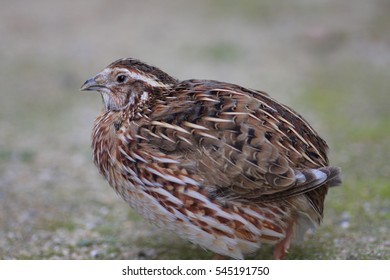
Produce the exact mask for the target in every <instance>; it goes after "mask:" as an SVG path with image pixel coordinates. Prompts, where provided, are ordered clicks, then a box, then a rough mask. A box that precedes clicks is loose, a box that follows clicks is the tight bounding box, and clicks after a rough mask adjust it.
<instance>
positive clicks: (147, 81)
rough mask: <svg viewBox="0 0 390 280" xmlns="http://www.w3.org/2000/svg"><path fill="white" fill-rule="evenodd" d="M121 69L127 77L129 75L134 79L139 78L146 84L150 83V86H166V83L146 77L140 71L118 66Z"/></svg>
mask: <svg viewBox="0 0 390 280" xmlns="http://www.w3.org/2000/svg"><path fill="white" fill-rule="evenodd" d="M120 69H121V71H123V72H126V73H127V74H128V75H129V77H131V78H132V79H134V80H139V81H143V82H145V83H147V84H148V85H151V86H152V87H168V85H167V84H164V83H161V82H158V81H157V80H155V79H153V78H152V77H148V76H145V75H142V74H141V73H136V72H131V71H129V70H128V69H126V68H120Z"/></svg>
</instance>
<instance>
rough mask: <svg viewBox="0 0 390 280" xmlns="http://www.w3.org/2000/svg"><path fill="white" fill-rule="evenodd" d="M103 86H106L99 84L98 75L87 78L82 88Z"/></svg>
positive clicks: (100, 87) (94, 88)
mask: <svg viewBox="0 0 390 280" xmlns="http://www.w3.org/2000/svg"><path fill="white" fill-rule="evenodd" d="M102 88H104V86H103V85H101V84H99V82H98V81H97V79H96V77H93V78H90V79H88V80H86V81H85V83H84V84H83V85H82V86H81V88H80V90H100V89H102Z"/></svg>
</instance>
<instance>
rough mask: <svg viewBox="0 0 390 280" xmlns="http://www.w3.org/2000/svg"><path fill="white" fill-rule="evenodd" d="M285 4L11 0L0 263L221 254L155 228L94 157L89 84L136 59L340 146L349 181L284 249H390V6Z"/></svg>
mask: <svg viewBox="0 0 390 280" xmlns="http://www.w3.org/2000/svg"><path fill="white" fill-rule="evenodd" d="M78 2H81V3H78ZM236 2H238V3H240V4H237V3H236ZM290 2H291V1H289V2H288V3H289V4H286V6H281V5H279V4H276V3H275V2H272V1H264V2H260V1H251V0H245V1H221V0H213V1H205V0H204V1H178V0H176V1H175V0H170V1H151V0H150V1H48V0H38V1H11V0H8V1H2V5H1V6H2V8H1V10H0V61H1V62H0V84H1V90H0V96H1V102H0V259H93V258H105V259H136V258H163V259H164V258H177V259H181V258H183V259H187V258H195V259H196V258H209V257H210V256H211V254H209V253H207V252H204V251H203V250H202V249H198V248H196V247H195V246H193V245H191V244H188V243H186V242H177V240H176V238H172V237H171V236H170V235H169V234H164V233H162V232H159V231H156V230H154V229H153V228H152V227H151V226H149V225H147V224H146V223H144V222H143V221H142V219H140V217H138V216H137V215H135V214H134V213H133V212H132V211H130V210H129V208H128V207H127V205H125V204H124V203H123V202H122V201H121V200H120V199H119V198H118V197H117V196H116V195H115V193H114V192H113V191H112V190H111V189H110V188H109V187H108V184H107V183H106V182H105V181H104V180H103V179H102V178H101V177H100V175H99V174H98V172H97V171H96V169H95V167H94V166H93V163H92V161H91V156H90V148H89V145H90V138H89V137H90V129H91V125H92V122H93V119H94V117H95V115H96V114H97V113H98V112H99V109H100V108H101V101H100V97H99V96H98V95H97V94H94V93H80V92H78V88H79V87H80V85H81V84H82V83H83V81H84V80H85V79H86V78H88V77H89V76H91V75H93V74H95V73H96V72H97V71H99V70H100V69H102V68H103V67H104V66H106V65H107V64H108V63H110V62H111V61H113V60H115V59H117V58H120V57H128V56H132V57H136V58H140V59H142V60H144V61H147V62H149V63H152V64H155V65H157V66H159V67H161V68H162V69H164V70H166V71H167V72H168V73H170V74H172V75H174V76H176V77H178V78H180V79H186V78H209V79H218V80H225V81H229V82H235V83H239V84H241V85H244V86H248V87H251V88H257V89H261V90H265V91H267V92H269V93H270V94H271V95H272V96H274V97H275V98H277V99H279V100H281V101H283V102H284V103H287V104H290V105H292V106H293V107H294V108H297V109H298V111H300V112H301V113H302V114H303V115H304V116H306V117H307V118H308V119H309V120H310V121H311V122H312V123H313V124H314V126H315V127H316V128H317V129H318V130H319V131H320V132H321V134H322V135H324V137H325V138H326V139H327V140H328V142H329V144H330V146H331V147H332V148H333V149H332V151H331V160H332V162H334V163H335V164H336V165H341V166H342V167H343V170H344V171H345V176H344V177H345V178H344V181H345V185H344V186H343V187H342V188H339V189H334V190H332V192H331V194H330V195H329V197H328V200H327V206H328V209H327V213H326V217H325V220H324V226H323V227H322V228H321V229H320V230H319V232H318V233H317V234H316V235H315V236H313V237H311V238H309V240H308V241H307V242H306V243H305V244H304V245H302V247H300V246H297V247H294V248H293V249H292V250H291V252H290V255H289V258H292V259H294V258H295V259H300V258H309V259H313V258H319V259H348V258H349V259H356V258H363V259H366V258H368V259H376V258H377V259H389V258H390V240H389V238H388V232H389V229H390V225H389V224H390V222H389V220H390V215H389V199H390V191H388V189H389V188H390V184H389V181H390V180H389V179H390V178H389V173H390V167H389V162H388V156H385V154H388V151H389V148H390V145H389V142H390V137H389V135H388V133H383V131H385V130H387V131H389V129H390V117H389V112H388V108H389V106H390V102H389V99H390V98H389V95H388V94H389V90H390V86H389V84H388V81H389V78H390V33H389V30H390V28H389V27H390V26H389V25H390V24H389V23H390V20H389V19H387V16H386V13H387V12H388V11H390V5H389V4H388V1H385V0H383V1H381V0H377V1H352V0H349V1H343V2H342V3H340V1H336V0H333V1H321V0H316V1H307V0H301V1H294V4H293V3H290ZM256 3H257V4H256ZM259 3H261V4H259ZM386 11H387V12H386ZM322 88H325V89H326V90H329V91H332V90H333V93H332V94H329V96H328V97H327V96H323V95H324V94H327V92H326V90H324V91H322V92H321V91H319V90H320V89H322ZM320 95H321V96H320ZM332 99H333V100H332ZM311 105H313V106H311ZM332 116H338V117H337V118H334V117H332ZM340 118H341V119H340ZM360 124H361V125H362V126H364V129H360V126H359V125H360ZM354 127H356V128H359V129H358V130H354V129H353V128H354ZM366 127H367V128H366ZM366 163H367V164H366ZM355 183H356V184H358V183H359V184H360V185H358V186H356V187H355V185H354V184H355ZM270 252H271V250H270V248H269V247H266V248H265V251H264V252H260V253H259V255H258V256H257V257H259V258H262V257H265V258H266V257H270Z"/></svg>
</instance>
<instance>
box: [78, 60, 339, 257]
mask: <svg viewBox="0 0 390 280" xmlns="http://www.w3.org/2000/svg"><path fill="white" fill-rule="evenodd" d="M80 90H82V91H97V92H99V93H100V94H101V97H102V103H103V109H102V112H101V113H100V114H99V115H98V116H97V118H96V120H95V122H94V125H93V129H92V145H91V146H92V153H93V161H94V163H95V165H96V166H97V168H98V169H99V172H100V173H101V174H102V175H103V177H104V178H105V179H106V180H107V181H108V183H109V185H110V186H111V187H112V188H113V189H114V190H115V192H116V193H117V194H119V196H120V197H122V198H123V199H124V200H125V201H126V202H127V203H128V204H129V205H130V207H131V208H132V209H134V210H135V211H136V212H137V213H138V214H140V215H141V216H143V217H144V219H145V220H147V221H149V222H150V223H151V224H153V225H155V226H157V227H158V228H160V229H161V230H162V231H163V232H164V231H167V232H173V233H175V234H176V235H178V236H179V237H181V238H183V239H185V240H188V241H190V242H192V243H194V244H197V245H199V246H200V247H202V248H205V249H206V250H210V251H212V252H214V253H215V254H217V255H219V256H224V257H227V258H233V259H243V258H245V257H246V256H250V255H253V254H255V253H256V252H257V251H258V250H259V249H260V248H261V246H262V245H263V244H271V246H272V245H273V258H274V259H281V258H283V257H285V255H286V254H287V251H288V248H289V246H290V243H291V242H292V241H298V242H299V241H301V240H302V239H303V237H304V236H305V233H306V232H307V231H308V230H309V229H313V230H314V229H316V228H317V227H318V225H319V224H320V223H321V220H322V219H323V212H324V199H325V196H326V194H327V192H328V189H329V188H330V187H333V186H337V185H339V184H340V183H341V170H340V168H339V167H336V166H330V165H329V160H328V156H327V152H328V145H327V143H326V142H325V141H324V140H323V139H322V138H321V137H320V136H319V135H318V133H317V132H316V131H315V130H314V129H313V128H312V126H311V125H310V124H309V123H308V122H307V121H306V120H305V119H304V118H303V117H302V116H301V115H299V114H298V113H297V112H295V111H294V110H293V109H291V108H290V107H288V106H286V105H284V104H282V103H280V102H278V101H277V100H275V99H273V98H272V97H271V96H270V95H268V94H267V93H265V92H263V91H259V90H253V89H249V88H245V87H243V86H239V85H237V84H232V83H227V82H220V81H216V80H200V79H189V80H178V79H177V78H174V77H173V76H171V75H169V74H167V73H166V72H164V71H163V70H161V69H159V68H157V67H155V66H153V65H150V64H147V63H144V62H142V61H140V60H138V59H134V58H123V59H119V60H116V61H114V62H113V63H111V64H109V65H108V66H107V67H106V68H104V69H103V70H102V71H101V72H99V73H98V74H96V75H95V76H93V77H92V78H90V79H88V80H87V81H86V82H85V83H84V84H83V85H82V86H81V88H80Z"/></svg>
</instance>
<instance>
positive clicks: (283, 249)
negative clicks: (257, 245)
mask: <svg viewBox="0 0 390 280" xmlns="http://www.w3.org/2000/svg"><path fill="white" fill-rule="evenodd" d="M294 225H295V221H294V220H293V221H291V223H290V224H289V225H288V227H287V231H286V237H285V238H284V239H283V240H281V241H280V242H279V243H278V244H276V245H275V248H274V259H275V260H280V259H283V258H284V256H285V255H286V253H287V250H288V248H289V247H290V242H291V239H292V237H293V234H294Z"/></svg>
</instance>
